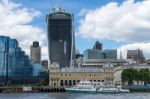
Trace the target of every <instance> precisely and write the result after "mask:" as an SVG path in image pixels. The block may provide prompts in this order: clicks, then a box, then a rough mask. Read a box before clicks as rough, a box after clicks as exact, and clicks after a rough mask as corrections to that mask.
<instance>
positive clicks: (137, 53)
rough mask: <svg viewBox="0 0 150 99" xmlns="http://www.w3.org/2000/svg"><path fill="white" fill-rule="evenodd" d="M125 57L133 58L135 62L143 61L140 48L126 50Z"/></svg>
mask: <svg viewBox="0 0 150 99" xmlns="http://www.w3.org/2000/svg"><path fill="white" fill-rule="evenodd" d="M127 59H132V60H135V61H136V62H137V63H143V62H144V60H145V58H144V55H143V51H142V50H140V49H137V50H128V51H127Z"/></svg>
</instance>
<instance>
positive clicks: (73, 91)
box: [65, 88, 129, 94]
mask: <svg viewBox="0 0 150 99" xmlns="http://www.w3.org/2000/svg"><path fill="white" fill-rule="evenodd" d="M65 91H66V92H69V93H89V94H96V93H102V94H107V93H108V94H114V93H116V94H117V93H129V91H96V90H80V89H71V88H65Z"/></svg>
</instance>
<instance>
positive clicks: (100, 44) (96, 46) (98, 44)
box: [93, 41, 103, 50]
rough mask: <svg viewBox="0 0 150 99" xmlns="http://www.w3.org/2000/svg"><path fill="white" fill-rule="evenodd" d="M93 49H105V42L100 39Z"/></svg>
mask: <svg viewBox="0 0 150 99" xmlns="http://www.w3.org/2000/svg"><path fill="white" fill-rule="evenodd" d="M93 49H98V50H102V49H103V44H102V43H100V42H99V41H96V42H95V44H94V46H93Z"/></svg>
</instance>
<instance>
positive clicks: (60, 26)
mask: <svg viewBox="0 0 150 99" xmlns="http://www.w3.org/2000/svg"><path fill="white" fill-rule="evenodd" d="M46 21H47V34H48V47H49V60H50V64H51V63H52V62H57V63H58V64H59V65H60V67H69V66H71V65H72V62H73V60H74V59H75V38H74V29H73V28H74V25H73V21H74V19H73V15H72V14H70V13H68V12H66V11H65V10H64V9H62V8H59V9H56V10H55V11H54V12H52V13H49V14H48V15H47V17H46Z"/></svg>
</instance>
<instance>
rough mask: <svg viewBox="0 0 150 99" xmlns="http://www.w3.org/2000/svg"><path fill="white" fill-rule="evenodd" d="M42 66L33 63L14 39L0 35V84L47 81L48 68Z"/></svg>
mask: <svg viewBox="0 0 150 99" xmlns="http://www.w3.org/2000/svg"><path fill="white" fill-rule="evenodd" d="M38 68H39V69H38ZM43 68H44V66H42V65H41V64H38V63H36V64H35V63H34V64H33V62H32V61H31V60H30V59H29V57H28V55H26V54H25V52H24V51H23V50H22V49H21V48H20V47H19V44H18V41H17V40H16V39H11V38H10V37H6V36H0V85H7V84H15V85H22V84H35V83H38V82H39V81H40V80H41V79H44V80H45V81H47V83H48V70H46V69H43Z"/></svg>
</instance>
